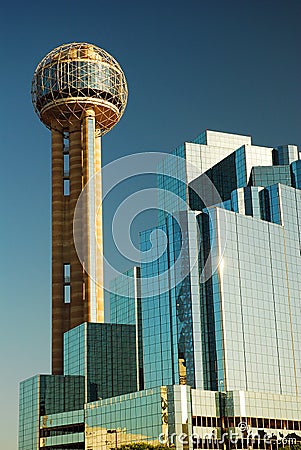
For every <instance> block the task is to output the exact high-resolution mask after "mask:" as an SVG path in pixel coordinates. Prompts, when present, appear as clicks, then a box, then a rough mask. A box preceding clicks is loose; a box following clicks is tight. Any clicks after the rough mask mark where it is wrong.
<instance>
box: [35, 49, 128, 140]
mask: <svg viewBox="0 0 301 450" xmlns="http://www.w3.org/2000/svg"><path fill="white" fill-rule="evenodd" d="M31 92H32V102H33V105H34V108H35V111H36V113H37V114H38V116H39V117H40V120H41V121H42V122H43V123H44V124H45V125H46V126H47V127H48V128H53V127H56V126H58V127H59V128H60V129H63V130H68V129H69V127H70V125H72V124H74V123H76V122H78V121H79V120H81V119H82V117H83V114H84V112H85V111H86V110H87V109H91V108H92V109H93V110H94V112H95V121H96V128H97V129H99V131H100V133H101V134H102V135H103V134H105V133H107V132H108V131H109V130H111V129H112V128H113V126H114V125H115V124H116V123H117V122H118V121H119V120H120V118H121V116H122V114H123V112H124V110H125V107H126V102H127V96H128V90H127V83H126V79H125V76H124V73H123V71H122V69H121V67H120V65H119V64H118V62H117V61H116V60H115V59H114V58H113V57H112V56H111V55H109V53H107V52H106V51H105V50H102V49H101V48H99V47H96V46H95V45H92V44H87V43H76V42H75V43H71V44H64V45H61V46H60V47H57V48H55V49H54V50H52V51H51V52H50V53H48V54H47V55H46V56H45V58H44V59H42V61H41V62H40V64H39V65H38V66H37V68H36V70H35V73H34V77H33V80H32V91H31Z"/></svg>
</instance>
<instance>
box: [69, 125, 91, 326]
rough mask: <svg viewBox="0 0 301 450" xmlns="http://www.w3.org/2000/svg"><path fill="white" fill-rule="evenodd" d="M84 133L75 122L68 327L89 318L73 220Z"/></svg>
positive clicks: (71, 149)
mask: <svg viewBox="0 0 301 450" xmlns="http://www.w3.org/2000/svg"><path fill="white" fill-rule="evenodd" d="M82 153H83V151H82V133H81V124H80V122H78V123H75V124H74V125H73V126H72V128H70V131H69V158H70V159H69V161H70V218H69V231H70V235H69V246H70V285H71V304H70V324H69V327H68V329H70V328H73V327H75V326H77V325H79V324H81V323H82V322H85V321H86V320H87V314H86V309H87V305H85V302H86V300H87V299H86V297H85V287H84V283H83V267H82V264H81V262H80V261H79V259H78V256H77V253H76V249H75V246H74V240H73V227H74V231H75V232H76V233H78V235H80V234H81V233H82V223H81V219H80V218H78V219H77V220H76V221H74V222H73V217H74V210H75V207H76V203H77V200H78V197H79V195H80V193H81V191H82V185H83V181H82V175H83V174H82V171H83V155H82Z"/></svg>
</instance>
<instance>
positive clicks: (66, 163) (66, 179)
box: [64, 133, 70, 196]
mask: <svg viewBox="0 0 301 450" xmlns="http://www.w3.org/2000/svg"><path fill="white" fill-rule="evenodd" d="M68 195H70V156H69V133H64V196H68Z"/></svg>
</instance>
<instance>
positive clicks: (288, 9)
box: [0, 0, 301, 450]
mask: <svg viewBox="0 0 301 450" xmlns="http://www.w3.org/2000/svg"><path fill="white" fill-rule="evenodd" d="M300 19H301V4H300V1H298V0H296V1H293V0H286V1H285V0H282V1H280V0H270V1H267V0H253V1H243V0H240V1H238V0H237V1H236V0H228V1H224V0H219V1H217V0H213V1H207V0H206V1H202V0H198V1H193V0H186V1H177V0H174V1H162V0H161V1H157V0H153V1H151V2H141V1H131V0H128V1H119V0H115V1H114V2H108V1H106V2H105V1H100V0H97V1H94V0H92V1H90V2H80V3H79V2H74V1H57V0H53V1H51V2H47V3H45V2H38V1H36V0H33V1H31V2H23V1H22V2H21V1H20V0H19V1H17V2H10V1H8V2H6V4H5V8H4V7H3V6H2V11H1V19H0V21H1V23H0V34H1V43H2V49H1V71H0V77H1V86H2V92H1V104H2V108H1V110H0V115H1V121H0V123H1V128H0V130H1V131H0V133H1V134H0V143H1V177H0V183H1V211H2V213H1V220H0V231H1V235H0V245H1V252H0V257H1V271H0V286H1V290H0V299H1V327H0V333H1V335H0V358H1V383H0V394H1V397H0V448H1V449H4V448H5V450H15V449H16V448H17V416H18V407H17V402H18V383H19V381H20V380H22V379H24V378H27V377H29V376H31V375H33V374H35V373H49V370H50V133H49V131H48V130H47V129H46V128H45V127H44V126H43V125H42V124H41V123H40V122H39V120H38V118H37V117H36V116H35V113H34V111H33V108H32V105H31V98H30V84H31V78H32V75H33V71H34V69H35V67H36V65H37V63H38V62H39V61H40V59H41V58H42V57H44V55H45V54H46V53H47V52H48V51H50V50H51V49H53V48H54V47H56V46H58V45H60V44H62V43H66V42H71V41H86V42H91V43H94V44H96V45H98V46H100V47H103V48H104V49H106V50H107V51H109V52H110V53H111V54H112V55H113V56H115V57H116V59H117V60H118V61H119V62H120V64H121V65H122V67H123V69H124V71H125V73H126V76H127V79H128V84H129V102H128V107H127V109H126V112H125V115H124V117H123V119H122V120H121V122H120V124H119V125H118V126H116V127H115V129H113V130H112V131H111V133H110V134H109V135H108V136H106V137H105V138H104V139H103V160H104V164H107V163H108V162H110V161H112V160H114V159H115V158H118V157H120V156H124V155H127V154H130V153H134V152H141V151H171V150H172V149H173V148H175V147H176V146H177V145H179V144H181V143H182V142H184V141H185V140H189V139H192V138H194V137H195V136H196V135H198V134H199V133H200V132H201V131H202V130H204V129H205V128H211V129H215V130H221V131H229V132H238V133H242V134H244V133H245V134H251V135H253V136H254V142H255V143H256V144H258V145H268V146H276V145H280V144H283V143H293V144H300V143H301V127H300V125H301V120H300V119H301V102H300V100H301V96H300V92H301V90H300V80H301V76H300V75H301V73H300V72H301V71H300V68H301V58H300V42H301V27H300Z"/></svg>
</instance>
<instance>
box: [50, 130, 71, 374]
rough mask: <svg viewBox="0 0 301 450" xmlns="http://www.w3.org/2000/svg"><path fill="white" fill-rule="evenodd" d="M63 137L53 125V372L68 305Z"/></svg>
mask: <svg viewBox="0 0 301 450" xmlns="http://www.w3.org/2000/svg"><path fill="white" fill-rule="evenodd" d="M63 150H64V138H63V132H62V131H58V130H57V129H55V128H53V129H52V372H53V373H54V374H59V373H62V365H63V341H62V334H63V332H64V331H65V324H66V319H67V317H68V315H69V305H68V304H65V303H64V291H63V282H64V280H63V258H64V249H63V243H64V222H65V218H64V216H65V205H64V154H63Z"/></svg>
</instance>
